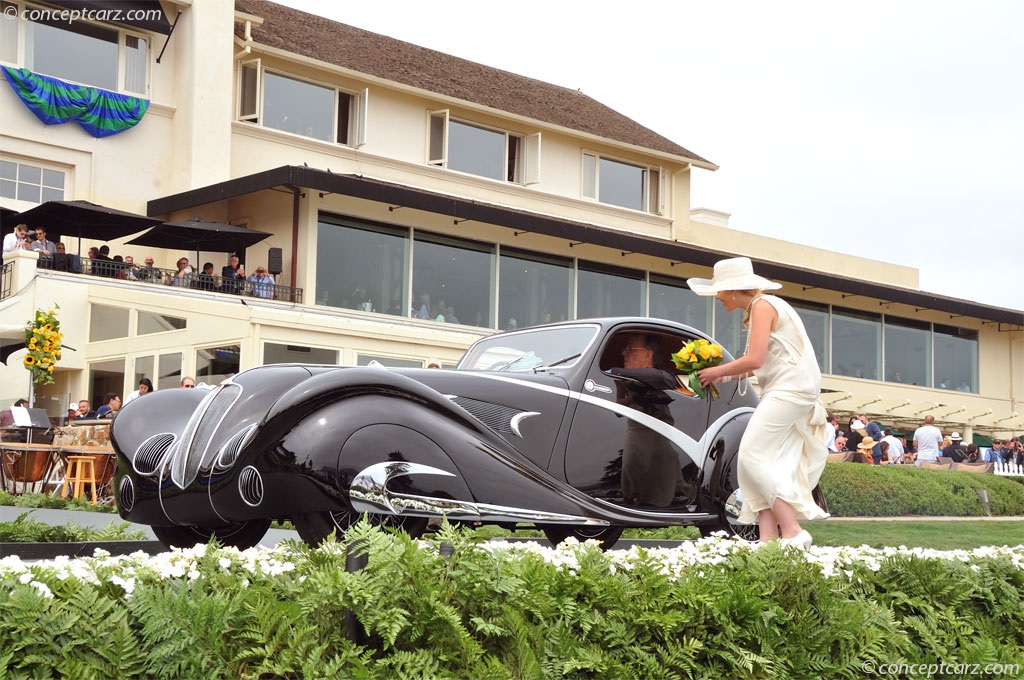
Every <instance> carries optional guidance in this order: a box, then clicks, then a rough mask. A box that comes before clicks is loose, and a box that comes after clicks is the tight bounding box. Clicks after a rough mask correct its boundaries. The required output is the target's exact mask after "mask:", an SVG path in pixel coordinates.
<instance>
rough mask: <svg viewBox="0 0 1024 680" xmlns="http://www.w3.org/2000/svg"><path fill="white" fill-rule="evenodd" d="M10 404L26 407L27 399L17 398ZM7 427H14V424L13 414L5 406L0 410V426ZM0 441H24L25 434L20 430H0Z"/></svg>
mask: <svg viewBox="0 0 1024 680" xmlns="http://www.w3.org/2000/svg"><path fill="white" fill-rule="evenodd" d="M11 406H24V407H27V406H28V399H19V400H17V401H16V402H14V403H13V404H11ZM8 427H9V428H14V427H15V425H14V414H13V413H12V412H11V409H9V408H5V409H4V410H3V411H0V428H8ZM0 441H5V442H15V441H17V442H20V441H25V434H24V432H23V431H21V430H14V431H10V432H3V431H0Z"/></svg>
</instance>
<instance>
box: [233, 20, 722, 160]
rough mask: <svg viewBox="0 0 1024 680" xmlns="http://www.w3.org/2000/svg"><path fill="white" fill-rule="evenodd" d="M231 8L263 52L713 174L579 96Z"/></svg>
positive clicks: (333, 26)
mask: <svg viewBox="0 0 1024 680" xmlns="http://www.w3.org/2000/svg"><path fill="white" fill-rule="evenodd" d="M235 8H236V9H237V10H239V11H242V12H246V13H249V14H254V15H256V16H259V17H261V18H263V20H264V22H263V25H262V26H253V27H252V37H253V40H254V41H255V42H256V43H258V44H262V45H266V46H267V47H272V48H276V49H280V50H284V51H287V52H294V53H296V54H300V55H302V56H305V57H309V58H312V59H318V60H320V61H324V62H327V63H329V64H334V65H336V66H341V67H343V68H347V69H351V70H353V71H358V72H360V73H365V74H368V75H371V76H375V77H378V78H383V79H385V80H390V81H394V82H396V83H401V84H403V85H408V86H411V87H417V88H420V89H423V90H427V91H429V92H435V93H438V94H441V95H445V96H448V97H454V98H456V99H461V100H463V101H467V102H472V103H475V104H479V105H483V106H488V107H491V108H494V109H497V110H499V111H505V112H508V113H512V114H515V115H519V116H524V117H526V118H531V119H534V120H538V121H541V122H544V123H550V124H553V125H557V126H560V127H564V128H568V129H570V130H576V131H579V132H584V133H589V134H592V135H596V136H598V137H603V138H605V139H608V140H611V141H614V142H622V143H626V144H632V145H634V146H638V147H642V148H645V149H650V150H653V151H659V152H662V153H668V154H672V155H675V156H680V157H683V158H686V159H688V160H692V161H697V162H699V163H703V164H708V165H711V166H714V164H712V163H711V162H710V161H708V160H706V159H704V158H702V157H700V156H698V155H697V154H695V153H693V152H692V151H689V150H688V149H685V148H684V147H682V146H680V145H679V144H676V143H675V142H673V141H671V140H670V139H667V138H665V137H663V136H661V135H659V134H658V133H656V132H654V131H653V130H650V129H648V128H646V127H644V126H643V125H640V124H639V123H637V122H636V121H634V120H632V119H630V118H627V117H626V116H624V115H622V114H621V113H619V112H618V111H615V110H613V109H611V108H609V107H607V106H605V105H604V104H602V103H601V102H599V101H596V100H595V99H592V98H591V97H588V96H587V95H585V94H583V93H582V92H580V91H578V90H572V89H569V88H565V87H560V86H558V85H552V84H550V83H545V82H543V81H541V80H536V79H534V78H527V77H526V76H521V75H518V74H515V73H511V72H509V71H503V70H501V69H497V68H493V67H490V66H484V65H483V64H478V63H476V62H472V61H469V60H467V59H461V58H459V57H455V56H452V55H450V54H445V53H443V52H438V51H436V50H431V49H427V48H425V47H420V46H418V45H413V44H412V43H407V42H403V41H401V40H396V39H394V38H389V37H388V36H385V35H380V34H378V33H372V32H370V31H365V30H363V29H360V28H356V27H354V26H349V25H347V24H342V23H339V22H336V21H332V20H330V19H326V18H324V17H321V16H317V15H315V14H308V13H306V12H301V11H299V10H296V9H292V8H290V7H285V6H283V5H279V4H277V3H273V2H268V1H267V0H236V2H235ZM236 32H237V33H238V35H239V36H241V35H242V27H241V26H238V27H237V28H236Z"/></svg>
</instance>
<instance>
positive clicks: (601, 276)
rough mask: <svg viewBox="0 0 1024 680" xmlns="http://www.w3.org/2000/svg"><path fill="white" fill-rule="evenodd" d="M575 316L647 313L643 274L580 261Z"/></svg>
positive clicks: (580, 317) (639, 314)
mask: <svg viewBox="0 0 1024 680" xmlns="http://www.w3.org/2000/svg"><path fill="white" fill-rule="evenodd" d="M577 276H578V279H577V289H578V291H579V292H578V295H577V300H576V318H578V319H588V318H595V317H601V316H643V315H644V294H645V286H644V273H643V272H641V271H637V270H635V269H624V268H622V267H614V266H611V265H606V264H601V263H598V262H580V263H579V272H578V274H577Z"/></svg>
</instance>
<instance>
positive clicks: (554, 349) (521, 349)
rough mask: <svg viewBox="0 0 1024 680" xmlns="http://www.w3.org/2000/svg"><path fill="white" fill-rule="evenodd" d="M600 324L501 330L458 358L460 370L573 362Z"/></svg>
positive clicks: (527, 367)
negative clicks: (501, 331) (508, 331)
mask: <svg viewBox="0 0 1024 680" xmlns="http://www.w3.org/2000/svg"><path fill="white" fill-rule="evenodd" d="M597 331H598V328H597V326H591V325H581V326H555V327H544V328H537V329H527V330H523V331H517V332H514V333H500V334H498V335H493V336H491V337H489V338H484V339H483V340H480V341H479V342H477V343H476V344H475V345H473V346H472V347H470V348H469V351H468V352H466V356H464V357H462V361H460V362H459V366H458V368H459V370H460V371H531V370H533V369H536V368H541V367H544V366H551V365H554V364H557V365H559V366H572V365H573V364H575V363H576V362H577V361H578V360H579V358H580V356H582V355H583V354H585V353H586V351H587V348H588V347H589V346H590V343H592V342H593V341H594V338H595V337H596V336H597Z"/></svg>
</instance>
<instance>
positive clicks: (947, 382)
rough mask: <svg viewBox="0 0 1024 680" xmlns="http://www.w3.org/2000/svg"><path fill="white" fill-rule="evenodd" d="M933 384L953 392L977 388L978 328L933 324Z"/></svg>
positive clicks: (973, 390)
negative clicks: (975, 329) (974, 329)
mask: <svg viewBox="0 0 1024 680" xmlns="http://www.w3.org/2000/svg"><path fill="white" fill-rule="evenodd" d="M933 338H934V339H933V342H934V343H935V365H934V371H935V386H936V387H938V388H939V389H943V390H956V391H957V392H977V391H978V331H973V330H970V329H967V328H954V327H952V326H940V325H938V324H936V325H935V327H934V335H933Z"/></svg>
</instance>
